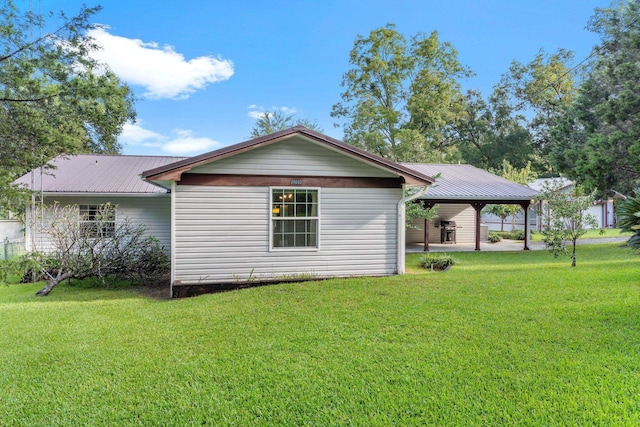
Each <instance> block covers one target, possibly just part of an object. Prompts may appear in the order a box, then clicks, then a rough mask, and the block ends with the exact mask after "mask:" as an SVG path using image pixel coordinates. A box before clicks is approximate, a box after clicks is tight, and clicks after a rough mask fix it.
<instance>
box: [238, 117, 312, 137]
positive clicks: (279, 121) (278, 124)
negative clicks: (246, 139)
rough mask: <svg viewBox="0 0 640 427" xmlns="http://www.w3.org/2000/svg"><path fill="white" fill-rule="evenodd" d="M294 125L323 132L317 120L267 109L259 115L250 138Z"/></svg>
mask: <svg viewBox="0 0 640 427" xmlns="http://www.w3.org/2000/svg"><path fill="white" fill-rule="evenodd" d="M294 126H304V127H306V128H308V129H311V130H315V131H317V132H322V131H323V130H322V128H320V126H318V123H317V122H316V121H315V120H309V119H304V118H297V117H295V116H294V115H293V114H286V113H284V112H282V111H280V110H273V111H267V112H265V113H264V114H262V115H261V116H260V117H258V120H257V121H256V124H255V125H254V126H253V129H251V135H250V138H257V137H259V136H263V135H269V134H270V133H274V132H278V131H281V130H284V129H289V128H291V127H294Z"/></svg>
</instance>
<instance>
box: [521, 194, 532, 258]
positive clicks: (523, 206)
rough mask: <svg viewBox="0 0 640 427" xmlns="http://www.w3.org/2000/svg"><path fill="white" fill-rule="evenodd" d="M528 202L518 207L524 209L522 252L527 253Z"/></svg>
mask: <svg viewBox="0 0 640 427" xmlns="http://www.w3.org/2000/svg"><path fill="white" fill-rule="evenodd" d="M530 204H531V202H530V201H528V202H522V203H521V204H520V206H521V207H522V209H524V250H525V251H528V250H529V249H530V248H529V205H530Z"/></svg>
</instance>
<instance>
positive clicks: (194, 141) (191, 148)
mask: <svg viewBox="0 0 640 427" xmlns="http://www.w3.org/2000/svg"><path fill="white" fill-rule="evenodd" d="M174 132H175V133H176V136H175V137H174V138H172V139H171V140H169V141H167V142H165V143H164V144H162V151H164V152H166V153H169V154H179V155H183V154H199V153H205V152H207V151H211V150H214V149H216V148H219V147H221V146H222V144H221V143H219V142H218V141H214V140H212V139H209V138H202V137H195V136H193V132H191V131H188V130H177V131H174Z"/></svg>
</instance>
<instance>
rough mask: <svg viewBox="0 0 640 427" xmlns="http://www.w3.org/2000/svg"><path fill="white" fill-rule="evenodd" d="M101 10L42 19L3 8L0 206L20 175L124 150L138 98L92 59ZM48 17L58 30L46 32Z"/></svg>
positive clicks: (0, 34) (0, 10) (8, 3)
mask: <svg viewBox="0 0 640 427" xmlns="http://www.w3.org/2000/svg"><path fill="white" fill-rule="evenodd" d="M99 10H100V7H95V8H87V7H83V8H82V9H81V10H80V11H79V13H78V14H77V15H76V16H73V17H67V16H65V15H64V14H62V13H61V14H59V15H58V16H54V15H53V14H49V15H47V16H46V17H45V16H44V15H40V14H36V13H32V12H27V13H22V12H20V11H19V10H18V9H17V8H16V7H15V6H14V5H13V3H12V2H11V1H10V0H5V1H4V2H2V4H1V5H0V45H1V47H0V107H1V108H0V190H2V191H0V193H1V194H2V197H0V199H6V196H7V194H8V193H9V192H8V191H7V188H8V186H9V183H10V182H11V181H13V180H14V179H15V178H16V177H17V176H19V175H21V174H23V173H25V172H27V171H29V170H30V169H33V168H35V167H38V166H40V165H42V164H44V163H46V162H47V161H48V160H50V159H51V158H53V157H55V156H57V155H59V154H74V153H80V152H106V153H116V152H118V151H119V150H120V146H119V144H118V143H117V140H116V137H117V135H118V134H119V133H120V132H121V131H122V127H123V125H124V123H125V122H127V121H128V120H133V119H134V118H135V112H134V110H133V95H132V93H131V91H130V90H129V88H128V87H127V86H126V85H124V84H122V82H120V80H119V79H118V77H117V76H116V75H115V74H114V73H113V72H111V71H110V70H109V69H108V68H107V67H106V66H104V65H102V64H99V63H97V62H96V61H94V60H93V59H92V58H91V56H90V54H91V52H92V51H94V50H95V49H97V48H98V46H96V44H95V42H94V41H93V40H92V39H91V38H90V37H89V36H88V35H87V31H88V30H90V29H91V28H94V27H95V26H94V25H93V24H90V23H89V19H90V18H91V17H92V16H93V15H94V14H95V13H97V12H98V11H99ZM47 18H50V20H53V18H55V20H56V21H59V22H61V25H60V26H59V27H57V28H55V29H54V30H53V31H51V32H46V30H47V28H49V22H48V20H47ZM31 34H42V35H39V36H33V37H32V36H31ZM0 201H2V200H0Z"/></svg>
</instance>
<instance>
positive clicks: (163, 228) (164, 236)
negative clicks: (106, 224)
mask: <svg viewBox="0 0 640 427" xmlns="http://www.w3.org/2000/svg"><path fill="white" fill-rule="evenodd" d="M54 202H58V203H59V204H60V205H75V204H104V203H111V204H114V205H117V208H116V221H118V220H122V219H124V218H125V217H128V218H130V219H131V221H132V223H133V224H144V225H145V226H146V227H147V234H149V235H151V236H155V237H156V238H157V239H158V240H159V241H160V243H161V244H162V245H163V246H164V247H165V248H166V249H167V252H168V251H169V250H170V248H171V198H170V197H169V195H166V196H147V197H117V196H77V197H70V196H55V197H46V198H45V204H47V205H51V204H53V203H54ZM40 216H41V217H42V218H41V219H38V220H37V222H38V223H37V224H36V226H35V227H34V228H33V229H34V231H35V235H34V242H35V244H36V247H37V248H39V249H45V250H46V249H47V248H49V247H50V243H49V236H48V234H47V233H46V229H47V224H48V223H49V215H48V213H47V210H46V209H45V211H44V215H40ZM40 230H44V232H41V231H40ZM29 243H30V242H29Z"/></svg>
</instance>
